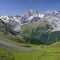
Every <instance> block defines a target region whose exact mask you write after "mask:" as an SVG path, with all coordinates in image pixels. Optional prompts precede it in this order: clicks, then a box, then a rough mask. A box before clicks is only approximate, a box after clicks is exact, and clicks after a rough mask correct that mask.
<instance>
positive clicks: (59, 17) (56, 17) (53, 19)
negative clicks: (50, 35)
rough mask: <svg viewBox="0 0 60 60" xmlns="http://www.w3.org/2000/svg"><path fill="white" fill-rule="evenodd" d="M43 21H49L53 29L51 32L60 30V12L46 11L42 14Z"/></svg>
mask: <svg viewBox="0 0 60 60" xmlns="http://www.w3.org/2000/svg"><path fill="white" fill-rule="evenodd" d="M43 19H44V20H47V21H49V22H50V23H51V24H52V25H53V27H54V30H53V31H59V30H60V12H57V11H47V12H45V13H44V17H43Z"/></svg>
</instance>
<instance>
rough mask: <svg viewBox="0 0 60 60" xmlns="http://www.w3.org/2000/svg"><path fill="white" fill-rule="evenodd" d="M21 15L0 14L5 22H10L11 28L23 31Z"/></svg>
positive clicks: (0, 17)
mask: <svg viewBox="0 0 60 60" xmlns="http://www.w3.org/2000/svg"><path fill="white" fill-rule="evenodd" d="M20 18H21V17H18V16H14V17H13V16H0V19H1V20H2V21H3V22H5V23H6V24H9V25H10V26H11V28H12V29H13V30H14V31H16V32H20V31H21V27H20V26H21V22H20V21H19V19H20Z"/></svg>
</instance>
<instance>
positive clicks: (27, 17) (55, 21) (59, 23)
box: [0, 10, 60, 31]
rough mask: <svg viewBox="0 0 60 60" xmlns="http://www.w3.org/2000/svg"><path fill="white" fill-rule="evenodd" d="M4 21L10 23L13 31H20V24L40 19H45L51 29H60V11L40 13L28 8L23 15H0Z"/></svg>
mask: <svg viewBox="0 0 60 60" xmlns="http://www.w3.org/2000/svg"><path fill="white" fill-rule="evenodd" d="M0 19H1V20H2V21H4V22H5V23H8V24H11V25H12V27H13V30H14V31H20V30H21V28H20V26H21V25H24V24H30V23H32V22H37V21H40V20H46V21H48V22H49V24H51V25H52V27H53V28H54V29H53V30H52V31H60V11H46V12H45V13H42V14H40V13H39V12H38V11H34V10H29V11H27V12H26V13H25V14H24V15H23V16H19V15H17V16H0Z"/></svg>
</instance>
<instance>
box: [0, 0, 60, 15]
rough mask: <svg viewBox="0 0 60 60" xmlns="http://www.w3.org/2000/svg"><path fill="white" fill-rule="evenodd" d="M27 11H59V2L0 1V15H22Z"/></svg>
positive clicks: (43, 0)
mask: <svg viewBox="0 0 60 60" xmlns="http://www.w3.org/2000/svg"><path fill="white" fill-rule="evenodd" d="M29 9H32V10H37V11H39V12H45V11H47V10H56V11H60V0H0V15H22V14H24V13H25V12H26V11H28V10H29Z"/></svg>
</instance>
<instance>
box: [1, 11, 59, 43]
mask: <svg viewBox="0 0 60 60" xmlns="http://www.w3.org/2000/svg"><path fill="white" fill-rule="evenodd" d="M0 31H1V32H4V33H5V34H10V33H11V34H13V35H15V34H16V33H17V34H18V33H19V34H20V35H22V37H23V38H24V40H23V41H25V42H27V43H36V44H40V43H44V44H51V43H53V42H56V41H59V40H60V11H46V12H45V13H42V14H40V13H39V12H38V11H34V10H29V11H27V12H26V13H25V14H24V15H23V16H19V15H17V16H0ZM18 39H19V38H18ZM19 40H20V39H19Z"/></svg>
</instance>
